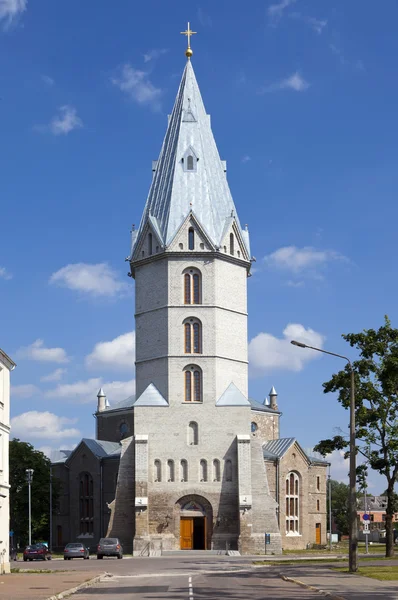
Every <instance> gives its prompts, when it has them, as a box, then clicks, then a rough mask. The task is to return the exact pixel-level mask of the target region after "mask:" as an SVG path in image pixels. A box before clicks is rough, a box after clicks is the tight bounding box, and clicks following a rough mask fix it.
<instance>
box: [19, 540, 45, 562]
mask: <svg viewBox="0 0 398 600" xmlns="http://www.w3.org/2000/svg"><path fill="white" fill-rule="evenodd" d="M23 559H24V561H25V562H26V561H27V560H51V559H52V556H51V552H50V550H49V549H48V547H47V546H46V544H32V545H31V546H26V548H25V550H24V552H23Z"/></svg>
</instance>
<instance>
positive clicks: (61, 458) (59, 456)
mask: <svg viewBox="0 0 398 600" xmlns="http://www.w3.org/2000/svg"><path fill="white" fill-rule="evenodd" d="M71 454H72V450H52V451H51V454H50V461H51V464H55V463H64V462H65V461H66V460H67V459H68V458H69V456H70V455H71Z"/></svg>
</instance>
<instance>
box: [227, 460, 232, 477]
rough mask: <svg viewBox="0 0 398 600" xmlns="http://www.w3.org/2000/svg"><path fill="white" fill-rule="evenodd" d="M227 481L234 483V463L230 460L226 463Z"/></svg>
mask: <svg viewBox="0 0 398 600" xmlns="http://www.w3.org/2000/svg"><path fill="white" fill-rule="evenodd" d="M225 479H226V481H232V462H231V461H230V460H229V458H228V459H227V460H226V461H225Z"/></svg>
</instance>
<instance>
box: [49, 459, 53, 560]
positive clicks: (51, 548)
mask: <svg viewBox="0 0 398 600" xmlns="http://www.w3.org/2000/svg"><path fill="white" fill-rule="evenodd" d="M49 526H50V531H49V534H50V535H49V546H50V548H49V550H50V552H52V551H53V468H52V466H51V465H50V523H49Z"/></svg>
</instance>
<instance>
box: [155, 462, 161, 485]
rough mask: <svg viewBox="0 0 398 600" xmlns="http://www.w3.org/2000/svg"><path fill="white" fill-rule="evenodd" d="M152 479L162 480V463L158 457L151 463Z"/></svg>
mask: <svg viewBox="0 0 398 600" xmlns="http://www.w3.org/2000/svg"><path fill="white" fill-rule="evenodd" d="M153 479H154V480H155V481H157V482H159V481H162V463H161V462H160V460H159V459H158V458H157V459H156V460H155V462H154V463H153Z"/></svg>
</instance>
